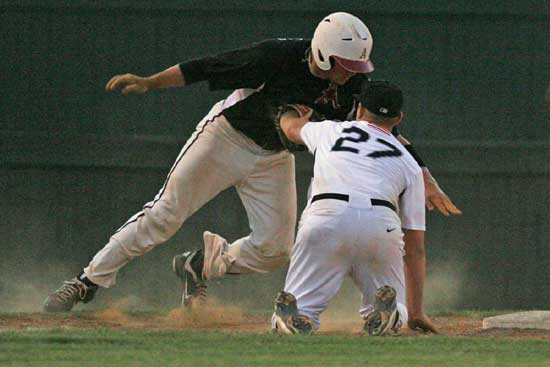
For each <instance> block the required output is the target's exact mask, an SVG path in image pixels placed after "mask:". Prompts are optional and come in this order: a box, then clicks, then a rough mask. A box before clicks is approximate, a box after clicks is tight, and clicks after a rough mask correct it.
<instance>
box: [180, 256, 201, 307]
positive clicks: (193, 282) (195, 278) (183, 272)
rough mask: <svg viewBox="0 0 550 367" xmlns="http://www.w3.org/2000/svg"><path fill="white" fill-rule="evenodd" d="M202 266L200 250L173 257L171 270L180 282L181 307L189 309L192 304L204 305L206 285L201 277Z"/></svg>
mask: <svg viewBox="0 0 550 367" xmlns="http://www.w3.org/2000/svg"><path fill="white" fill-rule="evenodd" d="M203 266H204V253H203V251H202V250H195V251H187V252H184V253H183V254H181V255H176V256H174V259H173V260H172V270H174V273H175V274H176V276H177V277H178V278H180V280H181V282H182V286H183V295H182V297H181V304H182V306H185V307H191V306H192V305H193V304H205V303H206V288H207V285H206V282H205V280H204V279H203V277H202V268H203Z"/></svg>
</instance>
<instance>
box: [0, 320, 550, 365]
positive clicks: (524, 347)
mask: <svg viewBox="0 0 550 367" xmlns="http://www.w3.org/2000/svg"><path fill="white" fill-rule="evenodd" d="M0 366H79V367H80V366H82V367H84V366H101V367H108V366H154V367H164V366H196V367H202V366H285V367H290V366H291V367H294V366H345V367H351V366H362V367H364V366H387V367H397V366H422V367H425V366H428V367H435V366H449V367H450V366H468V367H475V366H483V367H487V366H498V367H506V366H511V367H512V366H513V367H522V366H529V367H535V366H550V343H549V342H546V341H540V340H538V341H537V340H510V339H493V338H448V337H424V336H419V337H387V338H368V337H358V336H309V337H295V336H290V337H289V336H285V335H273V334H268V333H266V334H246V333H236V334H232V333H222V332H205V331H160V332H153V331H144V330H133V329H132V330H130V329H127V330H124V329H117V330H113V329H107V328H99V329H45V330H22V331H11V330H10V331H3V332H0Z"/></svg>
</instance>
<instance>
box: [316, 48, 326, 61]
mask: <svg viewBox="0 0 550 367" xmlns="http://www.w3.org/2000/svg"><path fill="white" fill-rule="evenodd" d="M317 56H318V57H319V60H321V62H325V58H324V57H323V53H322V52H321V50H317Z"/></svg>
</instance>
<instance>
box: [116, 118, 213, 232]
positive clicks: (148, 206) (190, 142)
mask: <svg viewBox="0 0 550 367" xmlns="http://www.w3.org/2000/svg"><path fill="white" fill-rule="evenodd" d="M222 114H223V111H221V112H219V113H218V114H216V115H214V117H212V118H211V119H208V120H205V121H204V122H203V125H202V127H201V130H200V131H199V132H197V131H195V132H194V133H193V135H192V136H191V138H190V139H189V140H188V141H187V143H186V145H185V146H184V147H183V149H182V150H181V152H180V154H179V156H178V158H177V159H176V162H175V163H174V164H173V165H172V168H171V169H170V172H169V173H168V176H167V177H166V180H165V181H164V184H163V185H162V188H161V189H160V191H159V193H158V194H157V195H156V196H155V199H154V200H153V201H152V202H149V203H147V204H145V205H144V206H143V209H151V208H152V207H153V206H155V204H156V203H157V202H158V201H159V200H160V199H161V198H162V195H163V194H164V192H165V191H166V186H167V185H168V181H169V180H170V177H171V176H172V173H173V172H174V170H175V169H176V166H177V165H178V164H179V162H180V161H181V159H182V158H183V156H184V155H185V153H187V151H188V150H189V148H191V146H192V145H193V144H194V143H195V142H196V141H197V139H198V138H199V135H200V134H202V133H203V132H204V129H206V125H208V124H209V123H210V122H214V121H215V120H216V119H217V118H218V117H220V116H221V115H222ZM144 215H145V213H144V212H143V210H142V211H140V212H138V213H136V214H134V215H133V216H132V217H131V218H130V219H128V220H127V221H126V223H124V224H123V225H122V226H121V227H120V228H119V229H117V230H116V231H115V233H118V232H120V231H122V230H123V229H124V228H125V227H126V226H128V225H129V224H131V223H133V222H136V221H137V220H138V219H139V218H140V217H143V216H144Z"/></svg>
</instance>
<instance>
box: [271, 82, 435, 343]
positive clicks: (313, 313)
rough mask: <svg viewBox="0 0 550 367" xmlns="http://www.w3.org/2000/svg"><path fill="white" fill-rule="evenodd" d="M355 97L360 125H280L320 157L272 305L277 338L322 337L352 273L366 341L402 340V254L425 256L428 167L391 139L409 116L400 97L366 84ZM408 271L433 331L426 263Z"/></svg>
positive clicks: (413, 304)
mask: <svg viewBox="0 0 550 367" xmlns="http://www.w3.org/2000/svg"><path fill="white" fill-rule="evenodd" d="M359 100H360V105H359V107H358V110H357V116H356V119H357V121H346V122H334V121H330V120H327V121H322V122H308V118H309V116H308V115H307V114H305V116H302V117H300V116H296V115H295V114H290V115H288V114H285V115H283V117H282V118H281V128H282V129H283V131H284V132H285V134H286V135H287V137H288V138H289V139H290V140H291V141H294V142H296V143H301V144H305V145H306V146H307V148H308V149H309V151H310V152H311V153H312V154H313V155H314V156H315V167H314V178H313V183H312V190H311V191H312V192H311V199H310V201H309V203H308V206H307V207H306V209H305V210H304V213H303V214H302V218H301V221H300V226H299V230H298V235H297V238H296V243H295V246H294V248H293V250H292V254H291V261H290V267H289V270H288V273H287V276H286V282H285V287H284V291H282V292H280V293H279V295H278V296H277V299H276V304H275V313H274V316H273V325H272V326H273V328H274V329H275V330H277V331H278V330H281V331H282V332H285V333H293V334H294V333H309V332H312V331H314V330H316V329H317V328H318V327H319V315H320V313H321V312H323V311H324V310H325V308H326V307H327V305H328V303H329V301H330V300H331V299H332V298H333V297H334V296H335V295H336V293H337V292H338V290H339V288H340V286H341V284H342V282H343V280H344V277H346V276H347V275H349V276H350V277H351V278H352V279H353V281H354V283H355V285H356V286H357V287H358V288H359V290H360V291H361V293H362V299H363V307H362V308H361V310H360V313H361V315H362V316H363V318H364V319H365V326H364V328H365V331H366V332H368V334H369V335H385V334H388V333H397V332H398V331H399V329H400V327H401V325H403V324H405V323H407V321H408V318H409V314H408V312H407V300H406V292H405V289H406V285H405V274H404V266H403V256H404V255H405V250H406V252H407V254H408V255H410V257H411V258H414V257H415V256H416V257H418V254H421V256H423V246H424V243H423V238H424V230H425V209H424V181H423V178H422V170H421V168H420V166H419V165H418V163H417V162H416V161H415V160H414V159H413V157H412V156H411V155H410V154H409V153H408V152H407V150H406V149H405V147H404V146H403V145H402V144H401V143H400V142H399V140H397V139H396V138H395V137H394V136H393V135H392V134H391V131H392V128H393V127H394V126H395V125H397V124H399V123H400V121H401V119H402V116H403V114H402V112H401V106H402V103H403V97H402V93H401V90H400V89H399V88H397V87H396V86H394V85H392V84H389V83H388V82H384V81H376V82H364V86H363V89H362V92H361V96H360V97H359ZM298 108H300V109H302V112H304V110H303V109H304V108H305V107H304V106H298ZM403 238H405V241H403ZM409 251H410V252H411V253H410V254H409ZM407 265H408V269H407V271H409V272H410V273H409V274H408V275H409V277H408V279H407V281H409V280H412V281H414V282H419V284H410V285H409V290H410V291H411V294H410V295H409V310H411V312H413V313H414V315H412V316H413V318H414V320H422V322H424V324H431V323H430V321H429V319H428V318H427V317H426V316H424V315H423V313H422V287H423V280H424V265H423V263H422V264H419V263H418V262H417V261H416V260H412V261H410V260H409V261H408V263H407ZM411 272H412V273H411ZM410 275H412V277H410ZM409 278H410V279H409ZM413 326H418V325H415V324H413ZM428 330H429V328H428Z"/></svg>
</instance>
